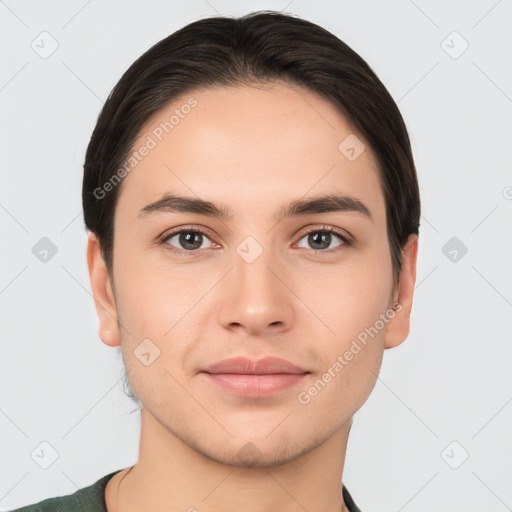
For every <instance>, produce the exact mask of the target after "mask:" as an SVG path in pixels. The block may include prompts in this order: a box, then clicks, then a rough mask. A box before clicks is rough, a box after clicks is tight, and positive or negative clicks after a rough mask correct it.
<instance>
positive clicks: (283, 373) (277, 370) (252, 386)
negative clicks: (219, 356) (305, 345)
mask: <svg viewBox="0 0 512 512" xmlns="http://www.w3.org/2000/svg"><path fill="white" fill-rule="evenodd" d="M201 373H202V374H204V375H205V376H206V378H207V379H208V380H209V382H212V383H214V384H216V385H217V386H219V387H220V389H222V390H224V391H227V392H229V393H231V394H233V395H236V396H242V397H247V398H261V397H270V396H273V395H275V394H278V393H281V392H283V391H285V390H288V389H290V388H293V387H297V386H298V385H300V383H301V381H302V380H303V379H304V377H305V376H306V375H308V374H309V373H310V372H309V371H307V370H304V369H302V368H299V367H298V366H296V365H294V364H292V363H291V362H289V361H286V360H284V359H279V358H275V357H266V358H263V359H260V360H258V361H252V360H251V359H248V358H245V357H237V358H232V359H225V360H224V361H220V362H219V363H216V364H214V365H212V366H209V367H208V368H206V369H205V370H203V371H202V372H201Z"/></svg>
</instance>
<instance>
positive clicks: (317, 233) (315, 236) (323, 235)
mask: <svg viewBox="0 0 512 512" xmlns="http://www.w3.org/2000/svg"><path fill="white" fill-rule="evenodd" d="M336 239H337V240H336ZM302 240H306V244H307V246H306V247H305V248H306V249H312V250H314V251H319V252H325V251H331V250H335V249H336V248H338V247H340V246H344V245H350V242H349V240H348V239H347V238H346V237H345V236H343V235H342V234H340V233H338V231H337V230H335V229H334V228H331V227H327V228H322V229H316V230H314V231H310V232H309V233H306V234H305V235H304V236H303V237H302V238H301V241H302ZM300 243H301V242H300V241H299V247H304V246H301V245H300ZM332 244H334V245H332Z"/></svg>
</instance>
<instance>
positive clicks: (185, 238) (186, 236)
mask: <svg viewBox="0 0 512 512" xmlns="http://www.w3.org/2000/svg"><path fill="white" fill-rule="evenodd" d="M201 236H202V235H201V233H192V232H188V233H183V234H182V235H181V236H180V244H181V245H182V247H184V248H186V249H198V248H199V247H201V239H200V237H201ZM195 237H198V238H199V242H197V241H196V243H194V242H193V240H194V238H195ZM187 244H192V246H193V247H192V248H190V247H187Z"/></svg>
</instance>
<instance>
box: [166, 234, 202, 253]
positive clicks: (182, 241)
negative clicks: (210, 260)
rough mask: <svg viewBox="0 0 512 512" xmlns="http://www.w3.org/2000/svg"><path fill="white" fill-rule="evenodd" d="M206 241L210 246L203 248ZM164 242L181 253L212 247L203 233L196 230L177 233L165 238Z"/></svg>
mask: <svg viewBox="0 0 512 512" xmlns="http://www.w3.org/2000/svg"><path fill="white" fill-rule="evenodd" d="M205 240H207V241H209V242H210V245H207V246H206V247H203V246H202V245H203V242H204V241H205ZM172 241H174V243H173V242H172ZM164 242H165V243H167V244H169V245H171V246H172V247H175V248H176V249H178V250H181V251H196V250H198V249H206V248H207V247H211V241H210V240H209V238H208V237H207V236H206V235H205V234H204V233H202V232H201V231H194V230H182V231H176V232H175V233H172V234H171V235H169V236H168V237H167V238H165V240H164ZM175 244H176V245H175Z"/></svg>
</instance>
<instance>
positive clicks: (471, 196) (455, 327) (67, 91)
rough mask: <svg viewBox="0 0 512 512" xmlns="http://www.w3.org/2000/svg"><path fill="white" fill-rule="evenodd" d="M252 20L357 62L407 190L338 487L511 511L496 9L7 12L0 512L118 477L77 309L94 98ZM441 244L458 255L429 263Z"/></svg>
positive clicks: (366, 501)
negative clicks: (217, 22)
mask: <svg viewBox="0 0 512 512" xmlns="http://www.w3.org/2000/svg"><path fill="white" fill-rule="evenodd" d="M239 4H243V5H239ZM257 9H275V10H282V9H284V10H285V11H286V12H289V13H293V14H298V15H299V16H301V17H304V18H306V19H308V20H310V21H313V22H315V23H318V24H320V25H321V26H323V27H325V28H327V29H328V30H330V31H332V32H334V33H335V34H336V35H338V36H339V37H340V38H341V39H342V40H344V41H345V42H346V43H348V44H349V45H350V46H351V47H352V48H353V49H354V50H356V51H357V52H358V53H360V54H361V56H362V57H363V58H365V59H366V60H367V61H368V62H369V64H370V65H371V66H372V68H373V69H374V70H375V72H376V73H377V74H378V76H379V77H380V78H381V80H382V81H383V82H384V84H385V85H386V86H387V87H388V89H389V91H390V93H391V94H392V96H393V97H394V98H395V100H396V101H397V102H398V105H399V107H400V109H401V111H402V114H403V116H404V118H405V121H406V124H407V125H408V128H409V132H410V136H411V139H412V145H413V150H414V154H415V159H416V164H417V168H418V173H419V182H420V188H421V194H422V207H423V216H422V225H421V233H420V251H419V261H418V280H417V289H416V293H415V300H414V308H413V315H412V330H411V334H410V336H409V338H408V340H407V341H406V342H405V343H404V344H403V345H402V346H400V347H398V348H396V349H393V350H389V351H386V353H385V358H384V363H383V367H382V372H381V375H380V378H379V379H378V381H377V385H376V388H375V390H374V392H373V394H372V395H371V397H370V399H369V400H368V402H367V403H366V404H365V406H364V407H363V408H362V409H361V411H360V412H359V413H358V414H357V415H356V418H355V421H354V426H353V428H352V433H351V438H350V441H349V448H348V455H347V461H346V466H345V471H344V483H345V484H346V485H347V487H348V488H349V490H350V491H351V493H352V495H353V497H354V499H355V500H356V503H358V505H359V506H360V507H361V508H362V510H363V511H365V512H372V511H377V510H379V511H380V512H386V511H393V512H399V511H402V510H403V511H413V510H415V511H420V510H425V511H427V510H428V511H446V510H451V511H454V512H455V511H464V512H467V511H477V510H485V511H488V512H493V511H496V512H501V511H504V510H506V509H507V508H508V509H510V507H512V488H511V486H510V482H511V481H512V480H511V476H512V457H511V448H512V436H511V435H510V427H511V424H512V403H511V401H512V387H511V386H510V381H511V378H510V374H511V372H510V366H511V362H512V358H511V355H512V347H511V343H510V342H511V337H510V333H511V307H512V304H511V302H512V287H511V274H512V272H511V265H510V262H511V261H512V257H511V256H512V243H511V237H510V233H511V227H512V226H511V224H512V223H511V220H512V215H511V212H512V200H511V199H512V188H511V187H512V176H511V173H510V169H511V160H512V158H511V152H510V145H511V141H512V116H511V114H512V81H511V78H512V58H511V55H512V51H511V50H512V48H511V47H512V33H511V30H510V27H512V1H511V0H501V1H496V0H481V1H458V2H457V1H444V2H439V1H425V0H423V1H420V0H415V1H414V2H413V1H412V0H397V1H371V2H370V1H357V2H356V1H336V2H335V1H332V2H327V1H323V2H319V1H311V2H306V1H301V0H294V1H292V2H289V3H287V2H286V0H283V1H279V2H278V1H259V2H257V1H248V2H243V3H242V2H234V1H221V0H211V1H210V0H209V1H206V0H205V1H202V0H201V1H200V0H197V1H189V2H184V1H183V2H169V1H167V2H163V1H149V2H142V1H138V2H135V1H122V2H121V1H119V0H118V1H103V2H100V1H98V0H92V1H80V2H79V1H66V2H64V1H60V2H57V1H51V2H49V1H47V2H38V1H30V2H29V1H17V2H16V1H14V0H6V1H0V13H1V29H0V38H1V49H2V50H1V52H2V64H3V65H2V68H1V76H0V88H1V94H0V97H1V104H2V118H1V122H2V138H1V141H0V144H1V151H0V158H1V164H2V165H1V169H2V174H1V180H2V182H1V197H0V221H1V241H2V253H1V254H2V264H1V265H0V307H1V313H2V321H1V327H2V332H1V341H2V357H1V374H0V375H1V390H2V396H1V409H0V427H1V431H2V436H1V450H2V452H1V453H2V455H1V461H2V466H1V478H0V507H1V510H9V509H12V508H15V507H18V506H21V505H24V504H28V503H32V502H35V501H39V500H41V499H43V498H47V497H50V496H56V495H60V494H69V493H72V492H74V491H76V490H77V489H78V488H81V487H84V486H86V485H90V484H91V483H93V482H94V481H96V480H97V479H98V478H100V477H101V476H103V475H105V474H107V473H108V472H111V471H115V470H118V469H121V468H124V467H127V466H129V465H132V464H133V463H135V462H136V460H137V454H138V437H139V418H140V417H139V412H135V413H133V414H130V411H131V410H132V409H133V408H134V405H133V403H132V402H130V401H129V400H128V399H127V398H126V397H125V395H124V394H123V391H122V387H121V381H120V379H121V377H122V371H121V368H122V367H121V360H120V358H119V357H118V350H117V349H112V348H109V347H107V346H105V345H103V343H102V342H101V340H100V339H99V337H98V335H97V327H98V323H97V320H96V314H95V310H94V304H93V300H92V298H91V296H90V286H89V278H88V274H87V267H86V259H85V247H86V233H85V230H84V227H83V220H82V213H81V180H82V167H81V166H82V163H83V159H84V154H85V148H86V145H87V143H88V140H89V137H90V135H91V132H92V129H93V127H94V124H95V120H96V118H97V115H98V113H99V110H100V108H101V106H102V104H103V102H104V100H105V99H106V97H107V95H108V94H109V92H110V90H111V88H112V87H113V86H114V85H115V83H116V82H117V80H118V79H119V78H120V76H121V74H122V73H123V72H124V71H125V69H126V68H127V67H128V66H129V65H130V64H131V63H132V62H133V60H134V59H135V58H136V57H138V56H139V55H140V54H141V53H143V52H144V51H145V50H146V49H147V48H149V46H151V45H152V44H153V43H155V42H157V41H158V40H160V39H162V38H163V37H165V36H167V35H168V34H170V33H171V32H173V31H175V30H176V29H178V28H180V27H182V26H184V25H185V24H187V23H189V22H191V21H194V20H197V19H200V18H203V17H206V16H210V15H214V14H215V13H216V12H217V13H222V14H236V15H238V14H243V13H247V12H250V11H253V10H257ZM43 31H47V32H48V33H49V34H50V35H51V36H50V37H51V38H53V39H55V41H57V42H58V45H59V46H58V48H57V50H56V51H55V52H54V53H53V54H52V55H51V56H49V57H48V58H46V59H43V58H41V56H40V55H39V54H38V53H37V52H36V51H34V49H32V47H31V44H34V46H36V45H39V50H38V51H39V52H42V51H43V48H42V47H44V48H45V49H46V51H48V50H49V49H51V44H52V41H51V38H49V37H48V36H39V34H40V33H41V32H43ZM454 31H456V32H458V33H459V34H460V36H461V37H459V36H458V35H453V34H452V33H453V32H454ZM42 38H46V39H44V40H42ZM461 38H463V39H461ZM464 40H465V41H467V43H468V44H469V47H468V49H467V50H466V51H465V52H464V53H462V54H461V55H458V53H459V52H460V51H461V50H462V49H463V48H464V44H465V43H464ZM33 41H35V42H34V43H32V42H33ZM443 41H444V43H443ZM36 47H37V46H36ZM450 53H451V55H450ZM454 56H457V58H453V57H454ZM42 237H48V238H49V239H50V240H51V241H52V242H53V243H54V244H55V246H56V248H57V253H56V254H55V255H54V256H53V257H48V261H47V262H46V263H44V262H42V261H40V260H39V259H38V258H37V257H36V255H34V254H33V252H32V248H33V247H34V245H35V244H36V243H37V242H38V241H39V240H40V239H41V238H42ZM452 237H457V239H458V240H459V241H460V242H458V241H456V242H455V243H457V244H459V245H460V243H463V244H464V245H465V246H466V247H467V249H468V251H467V253H466V254H465V255H463V256H462V257H461V255H462V252H460V249H455V250H457V251H458V252H457V254H456V255H455V253H453V252H452V254H451V255H450V254H448V256H446V255H445V254H444V253H443V247H444V246H445V244H447V243H448V241H449V240H450V239H452ZM452 243H453V242H452ZM452 250H453V248H452V247H451V246H448V248H447V249H445V252H446V253H448V252H449V251H452ZM455 256H456V261H452V259H453V258H455ZM453 441H456V443H457V444H455V445H451V446H450V447H449V448H448V450H445V448H446V447H447V446H448V445H450V443H452V442H453ZM42 442H47V443H50V445H51V446H52V447H53V448H54V449H55V450H56V451H57V452H58V458H57V460H56V461H55V462H54V463H53V464H52V465H51V466H50V467H49V468H48V469H43V468H41V467H40V465H38V463H36V461H35V460H37V461H38V462H39V464H44V463H45V458H46V463H49V462H50V458H51V449H49V448H48V447H47V446H46V445H42V446H41V445H40V444H41V443H42ZM34 450H35V454H39V458H38V457H37V456H35V455H34V459H33V458H32V457H31V453H33V452H34ZM466 451H467V453H468V454H469V457H468V458H467V460H466V461H465V462H464V463H463V464H462V465H460V467H458V469H452V467H450V466H449V464H448V463H450V464H451V465H452V466H457V465H459V464H460V462H461V461H462V460H463V456H464V454H465V452H466ZM43 454H44V456H43ZM442 454H444V455H442Z"/></svg>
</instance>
